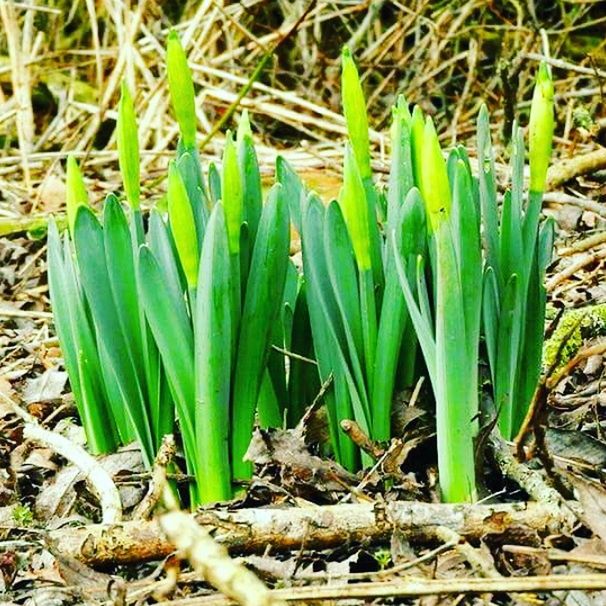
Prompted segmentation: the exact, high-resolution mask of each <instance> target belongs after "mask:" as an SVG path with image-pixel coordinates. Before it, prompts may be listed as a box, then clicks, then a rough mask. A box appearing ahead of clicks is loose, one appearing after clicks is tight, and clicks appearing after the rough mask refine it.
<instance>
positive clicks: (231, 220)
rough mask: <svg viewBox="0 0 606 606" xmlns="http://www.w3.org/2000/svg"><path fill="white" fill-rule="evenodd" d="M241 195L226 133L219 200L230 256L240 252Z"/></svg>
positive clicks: (235, 161)
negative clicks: (223, 214) (223, 213)
mask: <svg viewBox="0 0 606 606" xmlns="http://www.w3.org/2000/svg"><path fill="white" fill-rule="evenodd" d="M243 193H244V192H243V189H242V178H241V175H240V168H239V166H238V155H237V151H236V146H235V144H234V140H233V137H232V135H231V133H227V136H226V138H225V149H224V150H223V174H222V180H221V198H222V200H223V207H224V209H225V223H226V225H227V237H228V240H229V252H230V254H232V255H235V254H239V252H240V229H241V227H242V223H243V221H244V199H243Z"/></svg>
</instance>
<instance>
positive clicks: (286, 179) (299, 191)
mask: <svg viewBox="0 0 606 606" xmlns="http://www.w3.org/2000/svg"><path fill="white" fill-rule="evenodd" d="M276 180H277V181H278V183H280V184H281V185H282V187H283V188H284V191H285V193H284V197H285V198H286V199H287V200H288V208H289V209H290V216H291V220H292V222H293V224H294V226H295V229H296V230H297V231H298V232H299V233H301V206H302V204H303V202H304V201H305V186H304V185H303V182H302V181H301V179H300V178H299V175H297V173H296V172H295V170H294V169H293V167H292V166H291V165H290V164H289V163H288V162H287V161H286V160H285V159H284V158H283V157H282V156H278V158H277V159H276Z"/></svg>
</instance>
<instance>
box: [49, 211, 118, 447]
mask: <svg viewBox="0 0 606 606" xmlns="http://www.w3.org/2000/svg"><path fill="white" fill-rule="evenodd" d="M48 284H49V291H50V297H51V304H52V309H53V318H54V323H55V329H56V331H57V335H58V337H59V343H60V345H61V351H62V354H63V359H64V362H65V367H66V369H67V372H68V375H69V378H70V386H71V389H72V391H73V393H74V399H75V401H76V406H77V407H78V412H79V414H80V419H81V421H82V426H83V427H84V431H85V433H86V438H87V442H88V447H89V448H90V450H91V452H92V453H93V454H101V453H107V452H112V451H114V450H115V449H116V447H117V445H118V434H117V430H116V428H115V424H114V421H113V418H112V415H111V411H110V408H109V405H108V402H107V395H106V392H105V388H104V385H103V378H102V376H101V375H100V372H99V369H100V362H99V357H98V355H97V349H96V344H95V337H94V332H93V327H92V326H91V324H90V322H89V320H88V318H87V316H86V312H85V303H84V299H83V297H82V293H81V291H80V287H79V284H78V282H77V278H76V275H75V272H74V268H73V263H72V260H71V247H70V246H69V242H68V241H67V240H66V243H65V247H62V245H61V240H60V238H59V232H58V230H57V226H56V224H55V222H54V221H53V220H52V219H51V221H50V222H49V230H48Z"/></svg>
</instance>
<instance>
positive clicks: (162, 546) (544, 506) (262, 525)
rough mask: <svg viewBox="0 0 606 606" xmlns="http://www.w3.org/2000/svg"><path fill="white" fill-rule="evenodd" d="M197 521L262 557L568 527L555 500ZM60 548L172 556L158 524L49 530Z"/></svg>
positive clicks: (245, 514)
mask: <svg viewBox="0 0 606 606" xmlns="http://www.w3.org/2000/svg"><path fill="white" fill-rule="evenodd" d="M195 519H196V521H197V522H198V524H200V525H201V526H202V528H203V529H205V530H207V531H208V532H210V533H211V534H212V536H213V537H214V538H215V539H217V540H218V541H219V542H220V543H222V544H223V545H225V546H226V547H227V548H228V549H229V550H230V551H232V552H236V553H254V552H257V553H262V552H263V551H264V550H265V549H267V547H268V546H271V548H272V550H273V551H286V550H291V549H302V548H303V549H328V548H330V547H335V546H338V545H343V544H344V543H346V542H353V543H369V542H376V541H381V540H386V539H388V538H389V536H390V535H391V533H392V531H393V530H394V529H396V528H398V529H399V530H400V531H401V532H404V533H405V534H406V536H407V537H408V538H409V539H410V540H412V541H415V540H416V541H427V540H433V539H435V530H436V528H437V527H438V526H443V527H446V528H450V529H451V530H453V531H455V532H457V533H458V534H459V535H461V536H462V537H464V538H465V539H478V538H481V537H485V536H487V535H491V534H498V535H501V534H503V533H506V532H507V531H508V530H509V529H510V528H512V527H516V526H524V527H527V528H530V529H534V530H537V531H538V532H557V530H558V529H561V527H562V524H565V523H566V521H565V519H564V515H563V513H562V511H561V510H560V508H559V507H556V506H554V505H553V504H550V503H532V502H531V503H512V504H499V505H449V504H439V503H419V502H399V501H398V502H392V503H368V504H367V503H364V504H357V505H349V504H347V505H330V506H325V507H310V508H281V509H277V508H276V509H240V510H234V511H227V510H207V511H202V512H199V513H197V514H196V516H195ZM50 536H51V538H52V539H53V540H54V541H55V542H56V543H55V544H56V545H57V549H59V550H60V551H61V552H62V553H64V554H65V555H69V556H72V557H75V558H78V559H80V560H81V561H83V562H84V563H86V564H88V565H89V566H103V565H107V564H110V563H111V564H127V563H133V562H141V561H147V560H157V559H160V558H163V557H165V556H167V555H169V554H170V553H172V552H173V550H174V548H173V547H172V545H171V544H170V543H169V542H168V541H167V540H166V539H165V538H164V534H163V532H162V531H161V529H160V527H159V525H158V523H157V521H155V520H152V521H149V522H145V521H141V520H137V521H133V522H125V523H123V524H119V525H114V526H103V525H90V526H84V527H81V528H63V529H60V530H55V531H52V532H51V533H50Z"/></svg>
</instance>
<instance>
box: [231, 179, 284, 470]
mask: <svg viewBox="0 0 606 606" xmlns="http://www.w3.org/2000/svg"><path fill="white" fill-rule="evenodd" d="M226 222H227V221H226ZM228 235H229V229H228ZM289 244H290V228H289V216H288V203H287V201H286V200H285V199H284V193H283V191H282V189H281V187H280V186H279V185H276V186H274V188H272V190H271V192H270V195H269V198H268V200H267V203H266V204H265V206H264V208H263V213H262V215H261V220H260V222H259V230H258V234H257V239H256V241H255V246H254V248H253V253H252V259H251V263H250V273H249V277H248V285H247V289H246V295H245V298H244V305H243V308H242V318H241V323H240V339H239V342H238V352H237V358H236V367H235V375H234V392H233V393H234V395H233V400H232V401H233V402H234V408H233V414H232V431H233V434H232V465H233V470H234V476H235V477H236V478H243V477H244V478H246V477H249V476H250V472H251V467H250V464H249V463H245V462H244V461H243V460H242V459H243V457H244V454H245V452H246V450H247V448H248V444H249V442H250V439H251V434H252V429H253V425H254V417H255V407H256V404H257V399H258V397H259V390H260V388H261V381H262V379H263V373H264V370H265V366H266V362H267V355H268V353H269V346H270V339H271V331H272V327H273V323H274V322H275V320H276V317H277V315H278V313H279V310H280V303H281V297H276V296H275V293H276V292H282V289H283V288H284V280H285V279H286V269H287V266H288V259H289V256H288V253H289Z"/></svg>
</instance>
